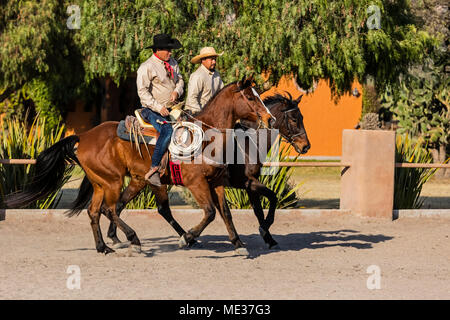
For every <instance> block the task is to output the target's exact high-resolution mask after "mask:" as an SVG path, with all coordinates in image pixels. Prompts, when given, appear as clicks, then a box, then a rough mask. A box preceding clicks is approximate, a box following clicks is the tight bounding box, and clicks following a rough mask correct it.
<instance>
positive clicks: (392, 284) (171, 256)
mask: <svg viewBox="0 0 450 320" xmlns="http://www.w3.org/2000/svg"><path fill="white" fill-rule="evenodd" d="M174 216H175V218H176V219H177V220H178V221H179V222H180V224H181V225H182V226H183V227H185V229H188V228H190V227H192V226H193V225H194V224H196V223H197V222H198V221H200V218H201V214H198V213H183V214H180V213H177V214H174ZM123 217H124V220H125V221H126V222H127V223H129V225H130V226H132V227H133V228H135V230H136V231H137V233H138V236H139V237H140V239H141V242H142V249H143V253H140V254H138V253H132V252H131V251H130V250H129V249H120V250H118V251H117V252H116V253H114V254H111V255H108V256H104V255H102V254H99V253H97V252H96V250H95V247H94V240H93V236H92V231H91V227H90V224H89V219H88V217H87V215H86V214H85V213H82V214H81V215H80V216H79V217H76V218H70V219H69V218H66V217H64V216H63V215H61V214H46V215H43V214H36V213H13V214H8V213H7V214H6V219H5V220H3V221H0V253H1V254H0V299H270V300H272V299H450V264H449V261H450V247H449V241H450V239H449V235H450V219H448V218H400V219H398V220H396V221H388V220H378V219H375V220H373V219H366V218H357V217H351V216H347V215H343V214H334V215H333V214H326V215H322V216H320V217H314V216H305V215H303V214H299V213H289V214H288V213H281V214H278V216H277V217H276V220H275V223H274V225H273V226H272V233H273V235H274V238H275V240H277V241H278V242H279V244H280V250H279V251H269V250H267V249H265V246H264V243H263V241H262V239H261V238H260V236H259V233H258V228H257V223H256V218H255V217H254V216H253V215H252V214H247V213H244V214H243V213H240V214H234V216H233V219H234V222H235V225H236V228H237V230H238V232H239V233H240V235H241V239H242V240H243V241H244V242H245V243H246V245H247V248H248V250H249V252H250V254H251V256H250V257H248V258H246V257H242V256H237V255H235V252H234V250H233V247H232V245H231V244H230V243H229V241H228V236H227V233H226V229H225V226H224V223H223V221H222V220H221V218H220V217H219V216H217V217H216V220H215V221H214V222H213V223H212V224H211V225H209V227H208V228H207V229H206V230H205V231H204V233H203V235H202V236H201V237H200V239H199V240H200V241H201V242H202V245H203V247H202V248H198V249H188V250H185V249H182V250H180V249H178V237H177V236H176V234H175V232H174V231H173V230H172V229H171V227H170V226H169V225H168V224H167V223H166V222H165V221H164V220H163V219H162V218H161V217H160V216H159V215H157V214H155V213H149V214H136V213H127V212H124V214H123ZM101 221H102V231H103V233H104V234H105V232H106V230H107V220H106V219H105V218H104V217H102V219H101ZM119 237H120V238H121V239H124V235H123V234H122V233H119ZM105 240H106V237H105ZM108 241H109V239H108ZM71 265H76V266H78V267H79V270H80V276H81V288H80V289H72V290H71V289H68V288H67V280H68V278H69V277H70V276H71V275H72V274H71V273H70V272H69V273H67V271H68V267H69V266H71ZM373 265H375V266H377V267H378V268H379V271H380V272H381V278H380V285H381V288H380V289H372V290H369V289H368V287H367V281H368V278H369V277H371V276H373V275H374V273H368V272H367V270H368V268H369V267H370V266H373ZM377 267H375V268H377ZM372 272H373V271H372ZM372 279H373V278H372ZM369 282H370V281H369ZM371 283H373V282H371Z"/></svg>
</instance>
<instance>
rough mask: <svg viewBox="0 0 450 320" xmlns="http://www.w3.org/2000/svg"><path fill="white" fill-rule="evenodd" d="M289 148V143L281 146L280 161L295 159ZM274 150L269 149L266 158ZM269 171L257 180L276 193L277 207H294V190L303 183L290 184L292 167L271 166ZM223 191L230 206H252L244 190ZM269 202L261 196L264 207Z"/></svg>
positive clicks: (295, 197) (235, 207)
mask: <svg viewBox="0 0 450 320" xmlns="http://www.w3.org/2000/svg"><path fill="white" fill-rule="evenodd" d="M280 141H281V139H280ZM280 141H279V142H280ZM275 145H277V144H275ZM278 145H279V144H278ZM291 149H292V146H291V145H287V144H284V145H282V146H281V148H280V151H279V157H278V159H279V161H280V162H295V161H296V160H297V158H298V156H296V157H294V158H290V157H289V154H290V152H291ZM275 151H278V150H277V149H271V150H270V151H269V153H268V155H267V158H268V159H272V158H273V156H272V152H275ZM263 173H264V171H263ZM270 173H271V174H262V175H261V176H260V177H259V181H260V182H261V183H263V184H264V185H265V186H266V187H267V188H269V189H271V190H272V191H273V192H275V193H276V195H277V198H278V206H277V208H279V209H280V208H290V207H295V204H296V203H297V201H298V198H297V194H296V191H297V190H298V189H299V188H300V187H301V186H302V185H303V183H299V184H297V185H292V184H291V183H290V182H289V179H290V177H291V176H292V173H293V167H272V168H270ZM225 193H226V197H227V200H228V204H229V206H230V208H233V209H250V208H251V207H252V206H251V204H250V199H249V198H248V194H247V192H246V191H245V190H242V189H234V188H226V189H225ZM269 204H270V203H269V200H267V199H266V198H265V197H262V203H261V205H262V207H263V208H264V209H268V208H269Z"/></svg>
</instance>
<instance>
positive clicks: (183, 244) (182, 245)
mask: <svg viewBox="0 0 450 320" xmlns="http://www.w3.org/2000/svg"><path fill="white" fill-rule="evenodd" d="M187 245H188V243H187V241H186V237H185V235H184V234H183V235H182V236H181V237H180V240H179V241H178V247H179V248H180V249H183V248H186V247H187Z"/></svg>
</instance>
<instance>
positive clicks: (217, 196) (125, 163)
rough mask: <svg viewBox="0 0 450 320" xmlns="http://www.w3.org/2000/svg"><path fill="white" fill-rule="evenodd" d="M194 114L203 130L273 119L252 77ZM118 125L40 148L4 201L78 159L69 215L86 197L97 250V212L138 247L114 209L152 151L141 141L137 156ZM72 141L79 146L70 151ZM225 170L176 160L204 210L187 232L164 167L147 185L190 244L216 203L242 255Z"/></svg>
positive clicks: (30, 192) (56, 183) (40, 192)
mask: <svg viewBox="0 0 450 320" xmlns="http://www.w3.org/2000/svg"><path fill="white" fill-rule="evenodd" d="M195 118H196V119H197V120H198V121H201V122H202V123H203V126H204V129H208V128H211V127H214V128H217V129H218V130H223V129H230V128H233V127H234V125H235V123H236V121H237V120H238V119H247V120H249V121H258V120H260V121H261V122H262V123H263V124H264V125H266V126H267V125H269V123H270V122H273V121H274V120H275V119H274V118H273V117H272V115H271V114H270V112H269V110H268V109H267V108H266V107H265V106H264V104H263V103H262V101H261V100H260V99H259V96H255V94H254V90H253V88H252V87H251V81H250V80H244V79H243V80H241V81H239V82H236V83H232V84H229V85H227V86H226V87H224V88H223V89H222V90H221V91H220V92H218V93H217V95H215V96H214V97H213V98H212V99H211V101H210V102H209V103H208V104H207V105H206V106H205V108H204V109H203V110H202V111H201V112H200V113H199V114H197V115H196V116H195ZM117 126H118V123H117V122H112V121H111V122H105V123H102V124H100V125H99V126H97V127H95V128H93V129H91V130H89V131H87V132H85V133H82V134H80V135H78V136H75V135H73V136H69V137H67V138H65V139H63V140H61V141H59V142H57V143H56V144H54V145H53V146H51V147H50V148H48V149H46V150H45V151H43V152H42V153H41V154H40V155H39V156H38V158H37V159H36V167H35V172H36V174H35V176H34V177H33V179H32V180H31V183H30V184H29V185H27V186H25V189H24V190H23V191H21V192H19V193H16V194H12V195H9V196H8V197H7V198H6V201H5V203H6V205H7V206H8V207H10V208H16V207H22V206H26V205H27V204H29V203H31V202H34V201H36V200H38V199H42V198H44V197H46V196H48V195H49V194H51V193H53V192H55V191H57V190H58V189H59V188H60V187H61V181H62V179H63V178H64V176H66V175H67V174H69V173H70V168H71V167H73V166H67V163H71V164H74V163H78V164H79V165H80V166H81V167H82V168H83V170H84V171H85V174H86V178H85V179H84V181H83V183H82V186H81V187H80V193H79V195H78V197H77V200H76V202H75V205H74V207H73V210H72V211H71V213H70V214H69V216H72V215H75V214H77V213H79V212H80V211H81V209H83V208H84V207H85V206H86V205H87V204H88V203H89V202H90V204H89V207H88V214H89V217H90V219H91V227H92V231H93V234H94V239H95V243H96V249H97V251H98V252H103V253H105V254H107V253H110V252H114V250H113V249H111V248H109V247H108V246H107V245H106V244H105V242H104V241H103V237H102V233H101V230H100V225H99V220H100V215H101V213H103V214H104V215H105V216H106V217H108V219H109V220H110V221H111V222H114V224H115V225H117V226H118V227H119V228H120V229H121V231H122V232H124V233H125V235H126V237H127V239H128V241H130V242H131V245H132V246H135V247H137V249H138V250H140V241H139V238H138V237H137V235H136V232H135V231H134V230H133V229H132V228H131V227H129V226H128V225H127V224H126V223H125V222H124V221H123V220H122V219H121V218H120V217H119V215H118V214H117V212H118V211H120V210H121V209H122V208H123V205H124V204H125V203H128V202H129V201H130V200H131V199H133V198H134V197H135V196H136V195H137V194H138V193H139V192H140V191H141V190H142V189H143V188H144V187H145V186H146V185H147V181H146V180H145V179H144V176H145V173H146V172H148V170H149V167H150V164H151V156H150V155H149V153H148V152H147V151H146V148H145V145H142V144H141V145H140V149H141V150H140V151H141V154H142V156H141V155H140V153H139V151H138V150H136V149H135V147H134V145H133V143H130V142H127V141H124V140H122V139H120V138H119V137H118V136H117V134H116V132H117ZM76 144H78V148H77V150H76V154H75V146H76ZM149 150H150V153H152V152H153V147H152V146H149ZM224 171H225V167H224V166H213V165H210V164H205V163H202V164H194V163H182V164H181V172H182V175H183V183H184V185H185V186H186V187H187V188H188V189H189V190H190V191H191V193H192V194H193V196H194V197H195V199H196V200H197V202H198V204H199V205H200V207H201V208H203V210H204V217H203V219H202V221H201V222H200V223H199V224H198V225H197V226H195V227H194V228H192V229H191V230H189V231H188V232H187V233H186V232H185V231H184V230H183V228H181V226H180V225H179V224H178V223H177V222H176V221H175V220H174V219H173V217H172V213H171V211H170V208H169V202H168V194H167V186H166V185H167V184H171V183H172V181H171V178H170V176H169V174H168V172H167V171H166V173H165V174H164V175H163V176H162V177H161V182H162V183H163V185H162V186H161V187H155V186H153V185H151V189H152V191H153V192H154V193H155V196H156V201H157V206H158V212H159V213H160V214H161V215H162V216H163V217H164V218H165V219H166V220H167V221H168V222H169V223H170V224H171V225H172V226H173V228H174V229H175V230H176V231H177V232H178V234H179V235H180V236H181V239H182V241H183V242H185V243H186V244H192V243H194V242H195V238H197V237H198V236H199V235H200V233H201V232H202V231H203V230H204V228H205V227H206V226H207V225H208V224H209V223H210V222H211V221H212V220H213V219H214V216H215V212H216V210H215V208H217V209H218V210H219V213H220V215H221V216H222V218H223V219H224V222H225V225H226V227H227V229H228V232H229V236H230V240H231V242H232V243H233V244H234V246H235V248H236V250H237V251H238V252H240V251H239V249H240V248H242V249H243V251H242V252H243V253H244V254H245V253H247V252H246V250H245V248H244V246H243V243H242V242H241V240H240V239H239V236H238V234H237V232H236V230H235V228H234V225H233V222H232V220H231V215H230V214H229V211H228V212H227V210H226V201H225V192H224V187H223V185H224V174H223V173H224ZM126 175H128V176H130V177H131V181H130V184H129V185H128V187H127V188H126V190H125V191H124V192H123V193H122V194H121V188H122V185H123V182H124V177H125V176H126ZM101 209H102V210H101ZM117 240H118V239H117Z"/></svg>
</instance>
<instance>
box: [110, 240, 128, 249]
mask: <svg viewBox="0 0 450 320" xmlns="http://www.w3.org/2000/svg"><path fill="white" fill-rule="evenodd" d="M130 245H131V242H130V241H125V242H117V243H114V244H113V245H112V247H113V248H114V249H123V248H128V247H129V246H130Z"/></svg>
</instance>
